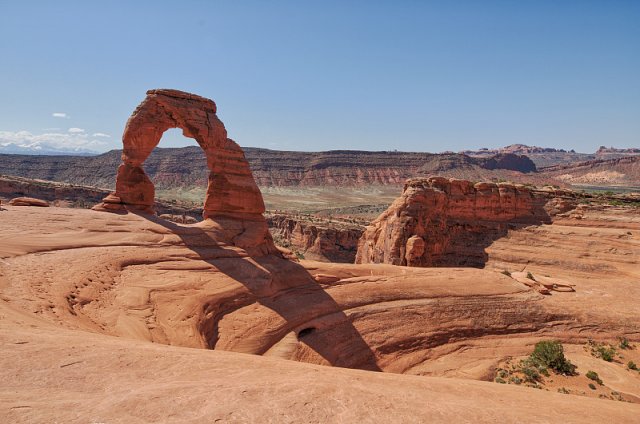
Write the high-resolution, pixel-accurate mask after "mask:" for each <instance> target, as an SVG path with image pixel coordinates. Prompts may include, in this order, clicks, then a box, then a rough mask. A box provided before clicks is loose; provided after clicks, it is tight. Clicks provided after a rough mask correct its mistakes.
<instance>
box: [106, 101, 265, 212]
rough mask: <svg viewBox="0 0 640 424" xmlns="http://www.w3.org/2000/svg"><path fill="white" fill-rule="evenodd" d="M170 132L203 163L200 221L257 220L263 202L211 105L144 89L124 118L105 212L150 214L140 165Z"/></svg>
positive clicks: (150, 193) (148, 185)
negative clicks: (193, 147)
mask: <svg viewBox="0 0 640 424" xmlns="http://www.w3.org/2000/svg"><path fill="white" fill-rule="evenodd" d="M170 128H180V129H182V132H183V134H184V135H185V136H186V137H191V138H194V139H195V140H196V141H197V142H198V144H199V145H200V147H202V150H203V151H204V154H205V156H206V158H207V168H208V169H209V177H208V181H209V182H208V187H207V195H206V198H205V201H204V214H203V216H204V217H205V218H208V217H211V216H215V215H227V214H230V213H231V214H243V215H257V216H256V217H255V219H257V220H260V219H262V218H261V217H259V216H260V214H262V213H263V212H264V202H263V200H262V195H261V194H260V190H259V189H258V186H257V185H256V183H255V181H254V179H253V176H252V175H251V170H250V169H249V165H248V163H247V161H246V159H245V157H244V153H243V152H242V149H240V147H239V146H238V144H237V143H236V142H234V141H233V140H231V139H228V138H227V131H226V129H225V128H224V125H223V123H222V122H221V121H220V120H219V119H218V117H217V115H216V105H215V103H214V102H213V101H211V100H209V99H206V98H204V97H200V96H196V95H194V94H189V93H184V92H181V91H177V90H165V89H162V90H149V91H147V97H146V98H145V99H144V101H143V102H142V103H141V104H140V105H139V106H138V107H137V108H136V110H135V111H134V112H133V115H131V117H130V118H129V121H128V122H127V126H126V128H125V131H124V136H123V138H122V143H123V145H124V149H123V151H122V164H121V165H120V167H119V168H118V175H117V177H116V191H115V193H114V195H113V196H112V197H110V198H109V199H107V200H106V201H105V205H103V206H104V207H105V208H107V209H108V208H112V209H113V208H114V206H112V205H117V204H123V205H126V206H128V207H132V208H134V209H138V210H141V211H144V212H152V211H153V203H154V196H155V190H154V186H153V183H152V182H151V180H150V179H149V177H147V174H146V173H145V172H144V169H143V168H142V164H143V163H144V161H145V160H146V159H147V157H149V155H150V154H151V152H152V151H153V149H154V148H155V147H156V146H157V145H158V143H159V142H160V138H161V137H162V134H163V133H164V132H165V131H166V130H168V129H170Z"/></svg>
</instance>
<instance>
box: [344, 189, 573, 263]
mask: <svg viewBox="0 0 640 424" xmlns="http://www.w3.org/2000/svg"><path fill="white" fill-rule="evenodd" d="M573 206H574V202H573V198H572V195H571V192H568V191H565V190H553V189H549V190H546V191H543V190H530V189H528V188H526V187H524V186H521V185H512V184H493V183H484V182H481V183H476V184H474V183H472V182H470V181H465V180H455V179H446V178H443V177H431V178H417V179H412V180H408V181H407V183H406V184H405V186H404V191H403V193H402V195H401V196H400V197H399V198H398V199H397V200H396V201H395V202H394V203H393V204H392V205H391V206H390V207H389V209H387V210H386V211H385V212H384V213H383V214H382V215H380V217H378V218H377V219H376V220H375V221H374V222H373V223H372V224H371V225H370V226H369V227H367V229H366V231H365V232H364V234H363V235H362V237H361V239H360V241H359V244H358V253H357V255H356V263H388V264H394V265H407V266H483V265H484V263H485V262H486V260H487V254H486V253H485V250H484V249H485V247H487V246H488V245H490V244H491V243H492V242H493V241H494V240H496V239H497V238H499V237H503V236H505V235H506V234H507V232H508V230H509V229H515V228H518V227H520V226H524V225H532V224H533V225H536V224H541V223H548V222H550V221H551V216H552V215H554V214H557V213H560V212H565V211H566V210H568V209H571V208H572V207H573Z"/></svg>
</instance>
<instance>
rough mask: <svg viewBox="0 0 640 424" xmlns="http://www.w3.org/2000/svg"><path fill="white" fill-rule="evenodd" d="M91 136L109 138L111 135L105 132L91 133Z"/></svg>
mask: <svg viewBox="0 0 640 424" xmlns="http://www.w3.org/2000/svg"><path fill="white" fill-rule="evenodd" d="M92 137H104V138H111V136H110V135H109V134H105V133H93V135H92Z"/></svg>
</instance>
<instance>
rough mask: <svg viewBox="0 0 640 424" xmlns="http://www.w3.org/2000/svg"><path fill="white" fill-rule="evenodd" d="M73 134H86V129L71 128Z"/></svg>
mask: <svg viewBox="0 0 640 424" xmlns="http://www.w3.org/2000/svg"><path fill="white" fill-rule="evenodd" d="M68 131H69V132H70V133H71V134H81V133H84V129H82V128H69V130H68Z"/></svg>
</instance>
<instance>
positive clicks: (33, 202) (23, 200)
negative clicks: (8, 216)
mask: <svg viewBox="0 0 640 424" xmlns="http://www.w3.org/2000/svg"><path fill="white" fill-rule="evenodd" d="M9 204H10V205H11V206H39V207H45V208H46V207H48V206H49V203H48V202H47V201H45V200H40V199H35V198H33V197H16V198H15V199H11V200H10V201H9Z"/></svg>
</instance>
